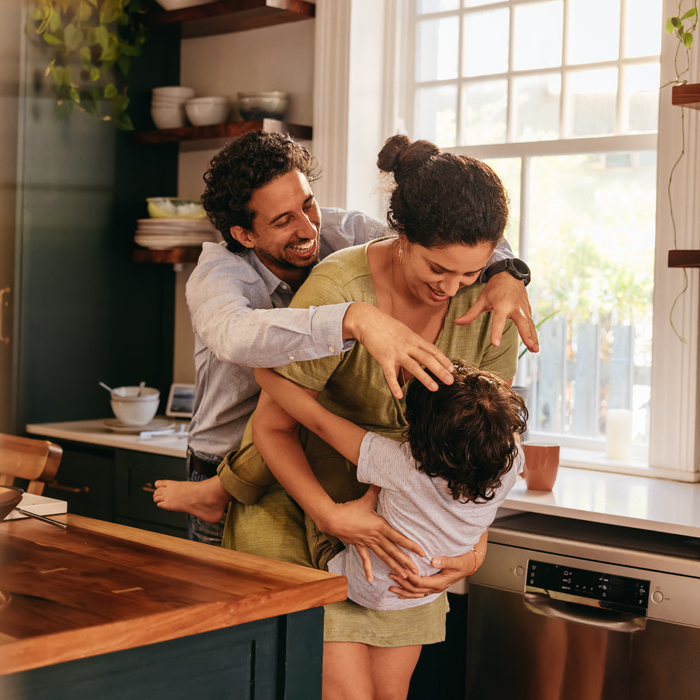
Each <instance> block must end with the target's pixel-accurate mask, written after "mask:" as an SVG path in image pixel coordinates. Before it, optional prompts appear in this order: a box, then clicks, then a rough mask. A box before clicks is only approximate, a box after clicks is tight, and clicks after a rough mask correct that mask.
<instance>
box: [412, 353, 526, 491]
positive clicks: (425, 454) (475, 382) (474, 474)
mask: <svg viewBox="0 0 700 700" xmlns="http://www.w3.org/2000/svg"><path fill="white" fill-rule="evenodd" d="M452 364H453V365H454V368H455V371H454V375H453V376H454V383H453V384H442V383H441V382H440V381H438V382H437V383H438V386H439V388H438V390H437V391H435V392H433V391H429V390H428V389H426V388H425V387H424V386H423V385H422V384H421V383H420V382H419V381H417V380H416V379H413V380H412V381H411V383H410V384H409V387H408V391H407V393H406V419H407V421H408V428H406V432H405V435H406V439H407V440H408V442H409V445H410V447H411V452H412V454H413V457H414V459H415V460H416V461H417V462H418V463H419V468H420V470H421V471H422V472H424V473H425V474H427V475H428V476H439V477H442V478H443V479H445V480H446V481H447V483H448V486H449V488H450V490H451V491H452V495H453V497H454V498H455V499H460V500H463V501H482V502H483V501H489V500H491V499H492V498H493V492H494V489H495V488H497V487H498V486H500V485H501V478H502V477H503V475H504V474H505V473H506V472H508V470H509V469H510V468H511V467H512V466H513V461H514V460H515V456H516V454H517V446H516V440H515V433H519V434H522V433H523V432H525V428H526V421H527V409H526V408H525V402H524V401H523V400H522V399H521V398H520V397H519V396H518V395H517V394H516V393H515V392H514V391H513V390H512V389H511V388H510V386H508V384H507V383H506V382H504V381H503V380H502V379H500V378H499V377H497V376H496V375H494V374H492V373H491V372H484V371H482V370H478V369H475V368H474V367H470V366H469V365H467V364H466V363H465V362H463V361H461V360H453V361H452Z"/></svg>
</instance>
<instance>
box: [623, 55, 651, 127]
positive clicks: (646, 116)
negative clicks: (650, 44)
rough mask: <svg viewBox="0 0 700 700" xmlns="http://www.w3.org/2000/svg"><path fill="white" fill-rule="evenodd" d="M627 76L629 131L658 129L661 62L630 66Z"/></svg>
mask: <svg viewBox="0 0 700 700" xmlns="http://www.w3.org/2000/svg"><path fill="white" fill-rule="evenodd" d="M626 76H627V80H626V83H627V100H628V103H627V111H628V114H629V131H631V132H638V131H656V129H657V126H658V122H659V64H658V63H654V64H651V65H648V66H629V67H628V68H627V69H626Z"/></svg>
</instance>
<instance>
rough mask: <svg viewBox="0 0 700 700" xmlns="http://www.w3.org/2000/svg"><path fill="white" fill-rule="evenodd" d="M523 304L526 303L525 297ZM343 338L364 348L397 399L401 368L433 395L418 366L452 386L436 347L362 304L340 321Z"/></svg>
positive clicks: (446, 363)
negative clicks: (374, 361)
mask: <svg viewBox="0 0 700 700" xmlns="http://www.w3.org/2000/svg"><path fill="white" fill-rule="evenodd" d="M498 276H499V275H495V276H494V277H498ZM509 276H510V275H509ZM487 288H488V285H487ZM484 291H486V290H484ZM482 296H483V295H482ZM480 298H481V297H480ZM525 300H526V301H527V294H526V295H525ZM478 303H479V302H478V301H477V304H478ZM477 315H478V314H477ZM474 318H476V316H475V317H474ZM472 320H473V319H472ZM503 325H505V319H504V321H503ZM502 331H503V326H501V332H502ZM343 338H344V339H346V340H347V339H348V338H355V340H357V341H358V342H359V343H361V344H362V345H364V346H365V348H367V352H369V354H370V355H371V356H372V357H373V358H374V359H375V360H376V361H377V362H378V363H379V364H380V365H381V366H382V370H383V372H384V376H385V377H386V383H387V384H388V385H389V389H390V390H391V393H392V394H393V395H394V396H395V397H396V398H397V399H400V398H403V392H402V391H401V387H400V386H399V382H398V380H397V377H398V373H399V368H401V367H403V368H404V369H405V370H406V371H407V372H409V373H410V374H412V375H413V376H414V377H415V378H416V379H418V381H419V382H420V383H421V384H424V385H425V386H426V387H427V388H428V389H430V390H431V391H437V388H438V385H437V384H436V383H435V382H434V381H433V379H431V378H430V376H429V375H428V374H427V373H426V372H425V371H423V368H422V367H421V365H424V366H425V367H427V368H428V369H429V370H430V371H431V372H432V373H433V374H434V375H435V376H436V377H437V378H438V379H439V380H440V381H441V382H443V383H444V384H452V381H453V378H452V374H451V372H453V371H454V367H453V366H452V363H451V362H450V361H449V360H448V359H447V357H445V355H443V354H442V352H441V351H440V350H439V349H438V347H437V346H436V345H433V344H432V343H428V342H427V341H426V340H423V338H421V337H420V336H419V335H418V334H417V333H414V332H413V331H412V330H411V329H410V328H408V326H406V325H405V324H403V323H402V322H401V321H397V320H396V319H395V318H393V317H392V316H389V314H386V313H384V312H383V311H380V310H379V309H378V308H377V307H376V306H372V305H371V304H365V303H363V302H356V303H354V304H351V305H350V307H349V308H348V310H347V312H346V313H345V318H344V319H343Z"/></svg>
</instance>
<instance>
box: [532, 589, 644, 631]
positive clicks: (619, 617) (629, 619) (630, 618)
mask: <svg viewBox="0 0 700 700" xmlns="http://www.w3.org/2000/svg"><path fill="white" fill-rule="evenodd" d="M523 603H524V604H525V607H526V608H527V609H528V610H530V611H531V612H533V613H535V614H537V615H544V616H545V617H552V618H555V619H557V620H564V621H565V622H578V623H580V624H582V625H592V626H593V627H598V628H600V629H604V630H608V631H610V632H629V633H632V632H639V631H641V630H644V629H646V626H647V619H646V617H641V616H639V615H632V614H629V613H621V612H613V611H609V610H603V609H601V608H593V607H588V606H586V605H580V604H576V603H567V602H565V601H560V600H554V599H553V598H550V597H549V596H548V595H546V594H544V593H525V594H523Z"/></svg>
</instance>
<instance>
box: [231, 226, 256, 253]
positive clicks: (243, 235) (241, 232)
mask: <svg viewBox="0 0 700 700" xmlns="http://www.w3.org/2000/svg"><path fill="white" fill-rule="evenodd" d="M231 236H233V238H234V240H236V241H238V242H239V243H240V244H241V245H242V246H245V247H246V248H252V247H253V246H254V245H255V234H254V233H253V232H252V231H246V230H245V229H244V228H243V227H242V226H231Z"/></svg>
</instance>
